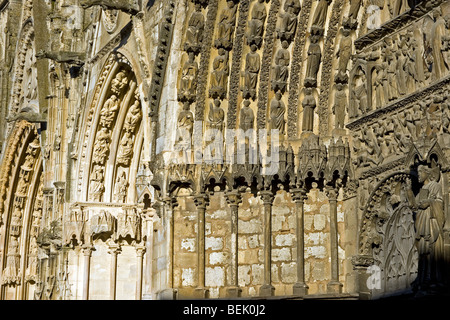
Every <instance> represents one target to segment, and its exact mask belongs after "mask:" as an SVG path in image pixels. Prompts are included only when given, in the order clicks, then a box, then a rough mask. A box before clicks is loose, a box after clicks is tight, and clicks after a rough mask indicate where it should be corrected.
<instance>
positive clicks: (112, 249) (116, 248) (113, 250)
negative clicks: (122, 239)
mask: <svg viewBox="0 0 450 320" xmlns="http://www.w3.org/2000/svg"><path fill="white" fill-rule="evenodd" d="M121 252H122V248H121V246H120V245H119V244H117V243H114V242H111V243H109V244H108V253H109V254H113V255H118V254H119V253H121Z"/></svg>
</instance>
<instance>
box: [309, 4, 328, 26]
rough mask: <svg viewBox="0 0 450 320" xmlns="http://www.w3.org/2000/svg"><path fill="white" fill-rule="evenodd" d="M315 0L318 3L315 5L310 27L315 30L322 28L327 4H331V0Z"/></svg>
mask: <svg viewBox="0 0 450 320" xmlns="http://www.w3.org/2000/svg"><path fill="white" fill-rule="evenodd" d="M317 1H318V3H317V6H316V10H315V11H314V16H313V20H312V27H311V28H312V29H315V30H323V29H324V27H325V22H326V19H327V13H328V6H329V5H330V4H331V2H332V0H317Z"/></svg>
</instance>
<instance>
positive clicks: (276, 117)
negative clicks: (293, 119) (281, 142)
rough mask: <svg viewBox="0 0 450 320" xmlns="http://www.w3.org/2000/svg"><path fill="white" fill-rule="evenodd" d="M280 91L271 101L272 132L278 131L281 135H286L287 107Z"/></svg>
mask: <svg viewBox="0 0 450 320" xmlns="http://www.w3.org/2000/svg"><path fill="white" fill-rule="evenodd" d="M281 98H282V94H281V92H280V91H277V92H276V93H275V97H273V98H272V100H271V101H270V126H269V127H270V130H278V132H279V134H280V135H284V134H285V133H286V119H285V118H284V116H285V114H286V105H285V104H284V102H283V101H282V100H281Z"/></svg>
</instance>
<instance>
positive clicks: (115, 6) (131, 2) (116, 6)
mask: <svg viewBox="0 0 450 320" xmlns="http://www.w3.org/2000/svg"><path fill="white" fill-rule="evenodd" d="M80 5H81V7H82V8H84V9H87V8H90V7H92V6H101V7H102V8H103V9H104V10H120V11H124V12H126V13H129V14H131V15H135V14H137V13H138V12H139V11H141V8H140V6H139V2H138V0H125V1H124V0H81V1H80Z"/></svg>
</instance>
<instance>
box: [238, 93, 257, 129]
mask: <svg viewBox="0 0 450 320" xmlns="http://www.w3.org/2000/svg"><path fill="white" fill-rule="evenodd" d="M254 123H255V115H254V113H253V110H252V109H251V108H250V101H248V100H244V101H243V102H242V108H241V111H240V121H239V128H240V129H242V130H244V132H245V131H247V130H250V129H253V128H254V126H255V124H254Z"/></svg>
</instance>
